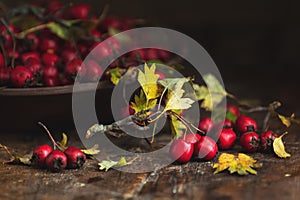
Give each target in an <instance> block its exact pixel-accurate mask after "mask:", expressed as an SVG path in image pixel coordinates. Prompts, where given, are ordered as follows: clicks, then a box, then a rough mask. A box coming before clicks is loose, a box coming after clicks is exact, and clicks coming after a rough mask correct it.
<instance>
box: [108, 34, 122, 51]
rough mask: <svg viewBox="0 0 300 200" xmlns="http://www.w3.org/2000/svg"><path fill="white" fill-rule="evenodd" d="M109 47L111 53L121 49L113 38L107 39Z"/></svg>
mask: <svg viewBox="0 0 300 200" xmlns="http://www.w3.org/2000/svg"><path fill="white" fill-rule="evenodd" d="M109 46H110V48H111V49H112V51H113V52H116V51H119V50H120V48H121V47H120V43H119V41H118V40H117V39H116V37H114V36H110V37H109Z"/></svg>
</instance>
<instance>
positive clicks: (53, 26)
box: [47, 22, 72, 40]
mask: <svg viewBox="0 0 300 200" xmlns="http://www.w3.org/2000/svg"><path fill="white" fill-rule="evenodd" d="M47 27H48V28H49V29H50V31H51V32H52V33H54V34H55V35H57V36H58V37H60V38H62V39H64V40H71V39H72V35H71V34H70V31H69V29H68V28H67V27H64V26H62V25H60V24H58V23H55V22H50V23H48V24H47Z"/></svg>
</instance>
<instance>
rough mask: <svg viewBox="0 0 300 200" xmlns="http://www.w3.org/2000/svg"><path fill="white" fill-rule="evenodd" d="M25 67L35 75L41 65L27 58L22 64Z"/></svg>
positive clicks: (33, 59)
mask: <svg viewBox="0 0 300 200" xmlns="http://www.w3.org/2000/svg"><path fill="white" fill-rule="evenodd" d="M24 65H25V67H27V68H28V69H29V70H30V71H31V72H32V73H34V74H35V73H37V72H39V71H40V70H41V68H42V65H41V63H40V62H39V61H38V60H37V59H35V58H28V59H27V60H26V62H24Z"/></svg>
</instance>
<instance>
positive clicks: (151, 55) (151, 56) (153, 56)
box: [146, 48, 159, 60]
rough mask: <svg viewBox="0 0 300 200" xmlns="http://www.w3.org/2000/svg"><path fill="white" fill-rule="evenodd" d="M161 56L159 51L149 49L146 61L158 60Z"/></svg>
mask: <svg viewBox="0 0 300 200" xmlns="http://www.w3.org/2000/svg"><path fill="white" fill-rule="evenodd" d="M158 59H159V55H158V51H157V49H153V48H151V49H147V50H146V60H158Z"/></svg>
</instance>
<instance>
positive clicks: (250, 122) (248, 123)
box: [235, 115, 257, 133]
mask: <svg viewBox="0 0 300 200" xmlns="http://www.w3.org/2000/svg"><path fill="white" fill-rule="evenodd" d="M235 128H236V130H237V131H238V132H239V133H245V132H247V131H249V129H250V131H256V130H257V124H256V121H255V120H254V119H252V118H251V117H247V116H245V115H241V116H239V117H238V118H237V119H236V122H235ZM251 129H253V130H251Z"/></svg>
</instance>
